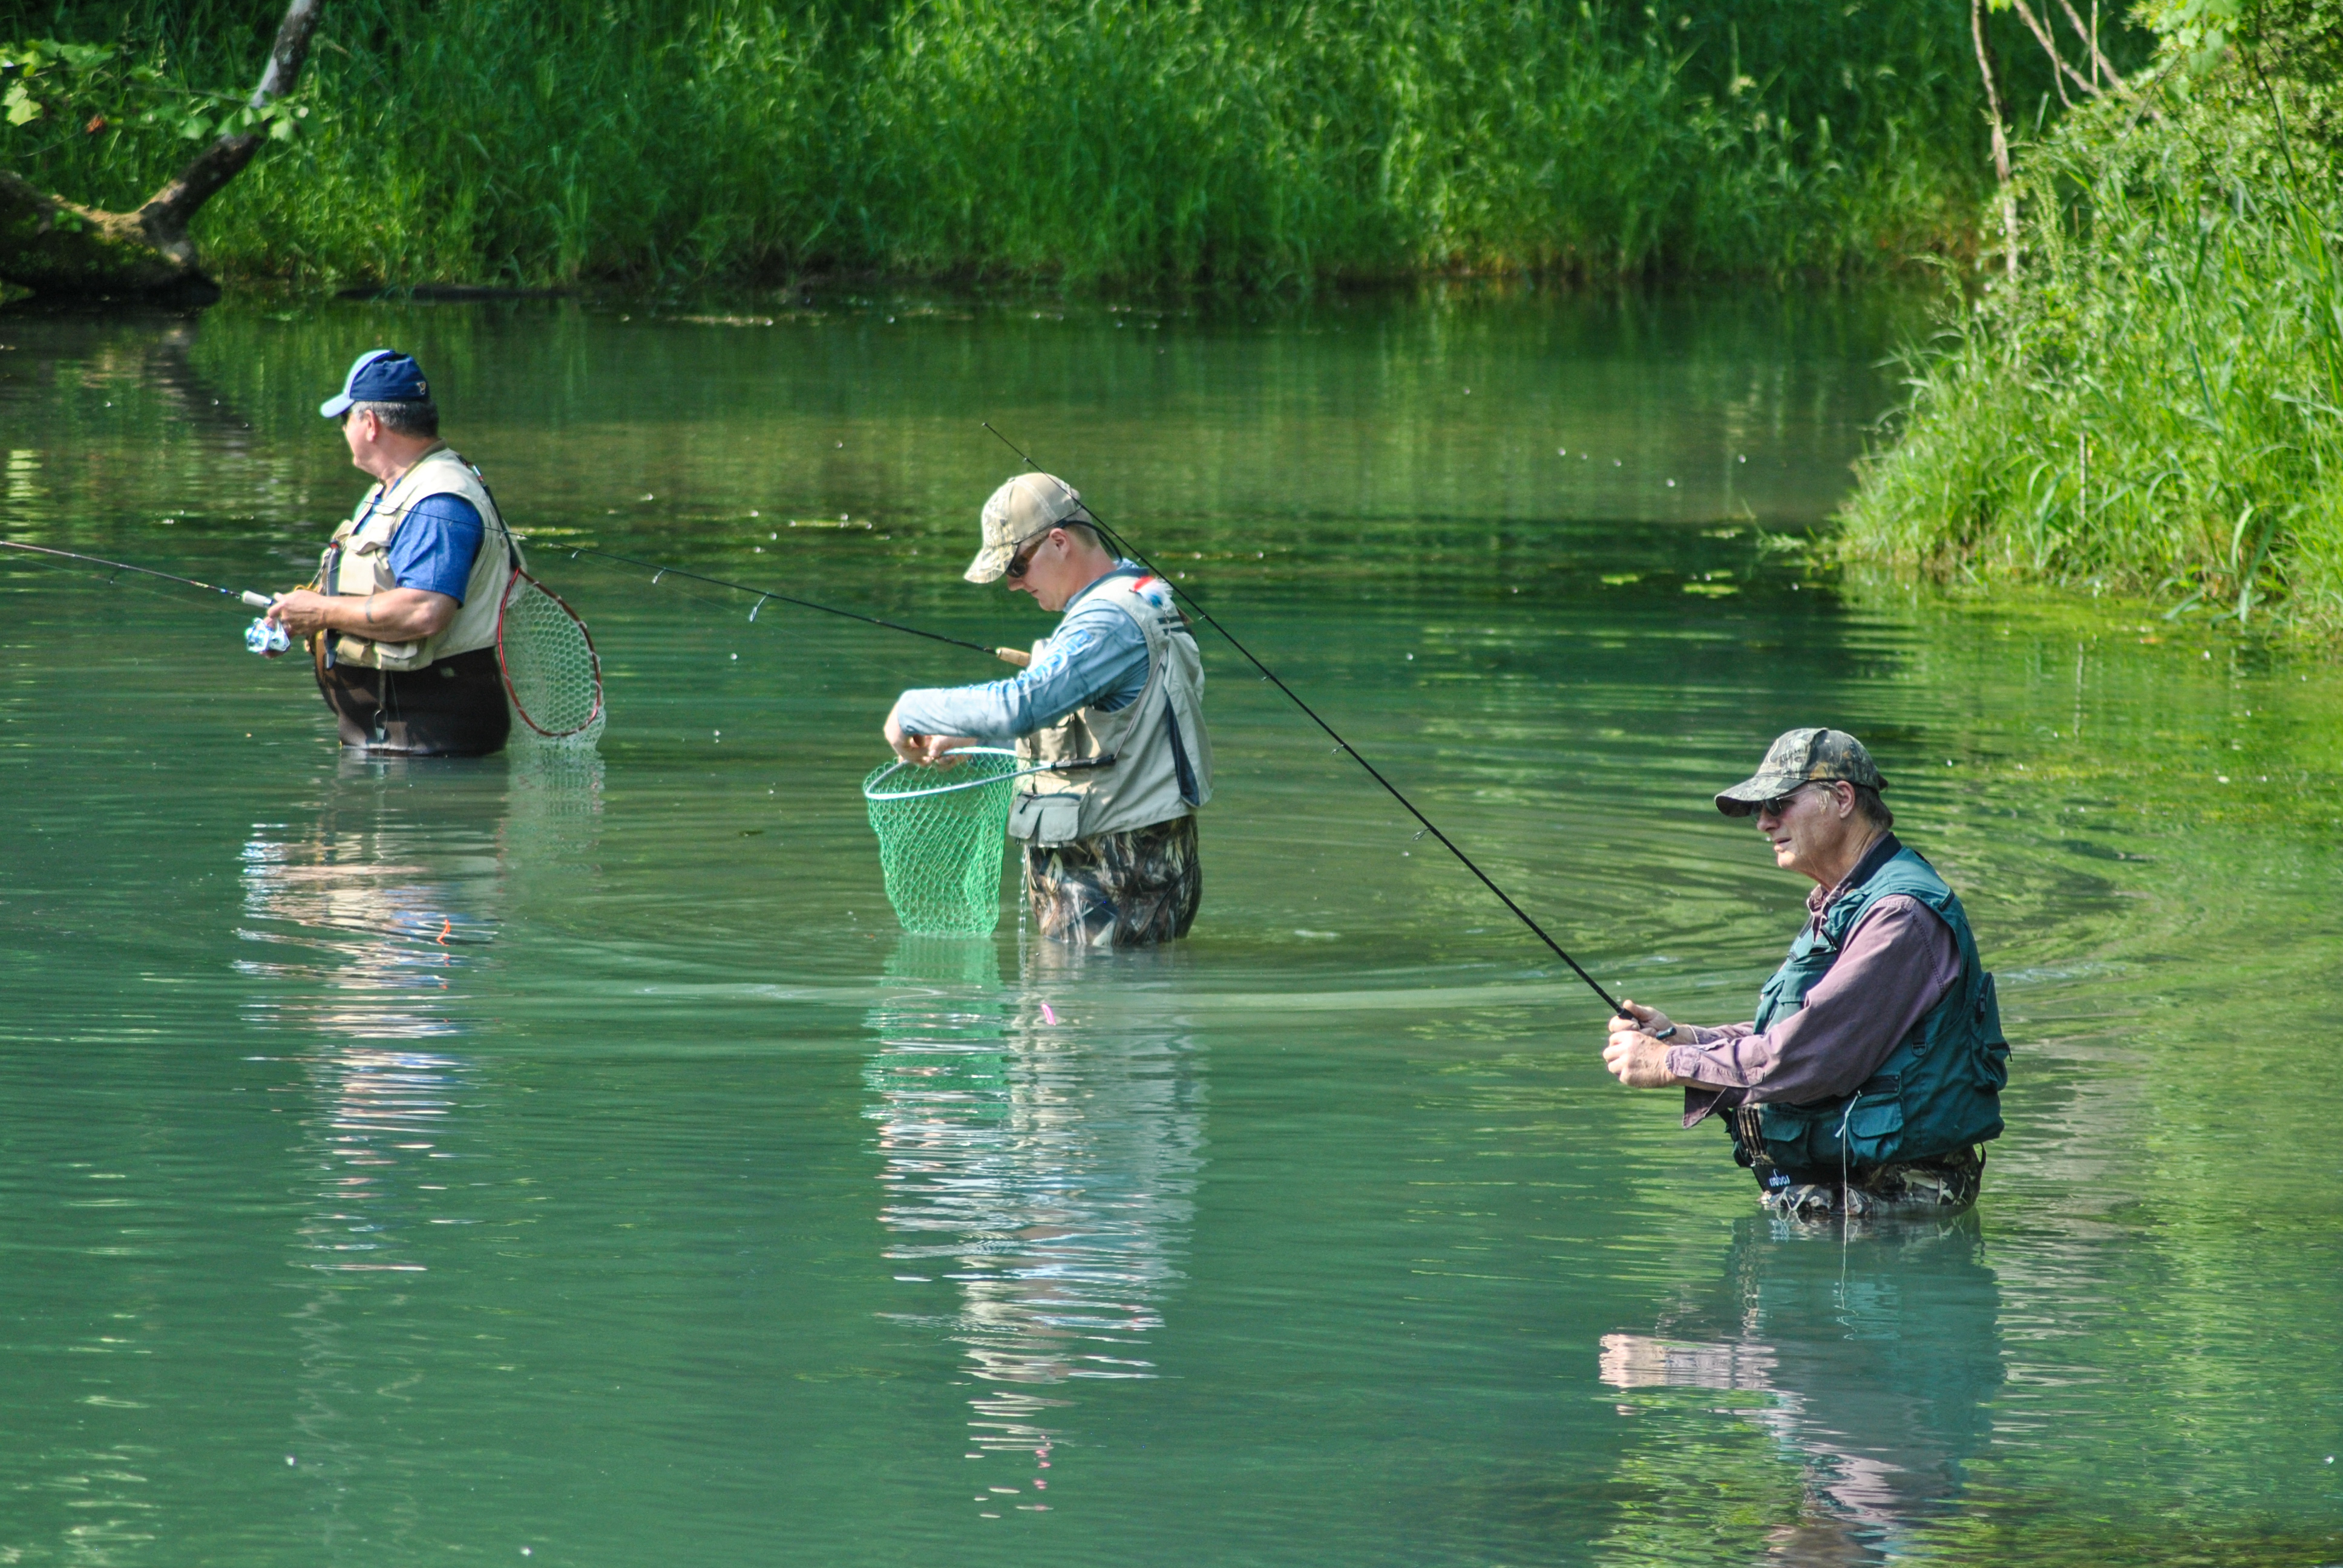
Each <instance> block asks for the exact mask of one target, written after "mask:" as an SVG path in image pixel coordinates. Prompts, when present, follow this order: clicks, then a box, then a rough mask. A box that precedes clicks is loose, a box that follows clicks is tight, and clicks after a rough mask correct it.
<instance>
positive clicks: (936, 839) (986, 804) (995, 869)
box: [862, 750, 1017, 937]
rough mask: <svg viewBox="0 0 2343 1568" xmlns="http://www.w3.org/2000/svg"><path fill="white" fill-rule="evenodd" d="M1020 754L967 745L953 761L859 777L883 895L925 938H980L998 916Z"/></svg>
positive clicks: (898, 766) (890, 767)
mask: <svg viewBox="0 0 2343 1568" xmlns="http://www.w3.org/2000/svg"><path fill="white" fill-rule="evenodd" d="M1016 771H1017V759H1016V758H1015V756H1013V755H1012V754H1011V753H1009V752H1006V751H993V750H970V751H966V752H963V753H961V754H960V761H959V763H958V764H957V765H956V766H953V767H950V768H926V767H920V766H918V765H916V764H912V763H907V762H890V763H889V764H887V765H886V766H885V767H883V768H879V769H873V770H872V772H871V774H870V777H869V778H868V779H864V780H863V781H862V799H863V800H864V801H865V803H867V804H868V805H869V807H870V829H871V831H872V832H874V833H876V834H878V835H879V864H880V867H881V868H883V869H885V871H886V873H887V901H888V902H889V903H890V904H892V905H894V906H895V918H896V919H897V920H900V921H901V922H902V926H903V929H904V930H907V931H909V932H910V933H911V934H912V935H914V936H922V937H981V936H988V935H990V934H991V931H992V928H993V927H995V926H997V925H999V924H1000V923H1001V848H1002V845H1003V843H1004V842H1005V840H1006V839H1007V837H1008V827H1009V797H1010V795H1011V792H1012V791H1013V790H1014V789H1016V785H1015V784H1014V783H1013V782H1012V781H1011V776H1012V775H1014V774H1015V773H1016Z"/></svg>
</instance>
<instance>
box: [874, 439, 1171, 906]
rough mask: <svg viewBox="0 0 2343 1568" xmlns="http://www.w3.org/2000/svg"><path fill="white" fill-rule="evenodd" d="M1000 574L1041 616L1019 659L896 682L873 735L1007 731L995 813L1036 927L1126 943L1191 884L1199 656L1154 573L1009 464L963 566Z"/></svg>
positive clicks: (912, 748) (920, 738)
mask: <svg viewBox="0 0 2343 1568" xmlns="http://www.w3.org/2000/svg"><path fill="white" fill-rule="evenodd" d="M964 575H965V576H966V577H967V578H968V580H969V581H970V582H972V583H990V582H999V581H1001V580H1002V579H1003V578H1006V579H1007V580H1008V583H1009V586H1010V588H1011V589H1013V590H1014V591H1016V592H1018V593H1028V594H1031V595H1032V596H1033V600H1034V602H1035V603H1037V604H1039V605H1040V606H1041V608H1043V609H1046V610H1061V611H1063V612H1064V615H1065V618H1064V619H1062V620H1061V621H1060V622H1059V623H1058V629H1057V630H1056V632H1054V633H1053V634H1051V636H1050V637H1048V638H1045V639H1043V640H1042V641H1040V642H1037V643H1035V644H1034V645H1033V651H1032V653H1031V656H1030V662H1028V663H1027V665H1026V668H1025V670H1024V673H1022V674H1021V675H1018V676H1016V677H1014V678H1011V679H1008V680H996V681H991V682H988V683H987V684H985V685H982V686H957V687H942V688H930V689H922V690H912V691H906V692H904V693H903V694H902V695H901V696H900V697H899V698H897V699H895V707H894V709H893V711H891V712H890V713H889V714H888V715H887V727H886V732H887V744H888V745H890V746H891V747H893V748H894V749H895V754H896V755H897V756H898V757H900V758H902V759H904V760H905V761H907V762H933V761H936V760H938V759H941V758H942V757H943V756H944V755H945V753H947V752H950V751H951V750H952V749H955V748H958V747H962V746H998V745H1002V744H1005V743H1007V742H1009V741H1011V740H1014V741H1015V742H1016V746H1017V754H1018V756H1019V757H1020V759H1022V761H1023V764H1024V765H1026V766H1033V765H1036V764H1044V763H1046V764H1054V765H1057V767H1058V769H1061V770H1058V771H1051V772H1045V773H1035V774H1030V775H1028V776H1027V777H1026V778H1024V779H1021V780H1019V783H1018V793H1017V795H1016V796H1015V798H1014V799H1013V801H1012V803H1011V809H1010V813H1009V832H1010V836H1011V838H1014V839H1019V840H1021V841H1022V843H1023V844H1024V847H1025V850H1024V855H1025V892H1026V898H1027V900H1029V901H1030V902H1031V906H1032V910H1033V918H1034V920H1035V921H1036V922H1037V923H1038V924H1039V925H1040V926H1041V933H1042V935H1044V936H1047V937H1050V938H1052V939H1054V940H1058V941H1062V942H1069V943H1072V944H1074V945H1076V946H1081V947H1131V946H1137V945H1141V944H1144V943H1148V942H1160V941H1167V940H1171V939H1172V938H1174V937H1183V936H1186V935H1187V934H1188V928H1189V927H1190V925H1191V924H1192V923H1193V922H1194V920H1195V919H1196V906H1197V904H1198V902H1199V900H1201V899H1202V895H1203V866H1202V861H1201V860H1200V859H1199V858H1198V856H1197V849H1196V815H1195V814H1196V809H1197V808H1198V807H1200V806H1202V805H1203V804H1204V802H1205V801H1207V800H1209V799H1212V741H1211V739H1210V738H1209V737H1208V736H1207V735H1206V734H1205V732H1204V709H1203V699H1204V671H1203V666H1202V662H1201V661H1200V660H1199V659H1198V658H1197V655H1196V639H1195V636H1194V634H1193V633H1192V632H1191V631H1190V629H1189V628H1188V623H1187V618H1185V617H1184V616H1182V614H1181V613H1180V608H1179V606H1178V605H1177V603H1176V602H1174V600H1173V598H1172V589H1171V586H1170V585H1169V584H1167V583H1165V582H1164V581H1163V580H1162V579H1161V578H1158V577H1156V576H1155V575H1154V574H1153V573H1151V572H1150V571H1148V570H1147V568H1144V567H1142V566H1141V565H1139V564H1138V563H1137V562H1136V561H1130V560H1124V559H1121V558H1119V557H1117V556H1115V555H1114V554H1113V553H1112V552H1111V551H1110V550H1108V548H1106V544H1105V541H1104V540H1103V538H1101V535H1100V533H1099V530H1098V528H1097V525H1096V524H1095V522H1094V521H1093V520H1092V518H1091V514H1090V512H1089V510H1088V509H1087V508H1084V507H1083V505H1082V498H1081V496H1080V495H1079V494H1077V493H1076V492H1075V490H1074V489H1073V487H1071V486H1070V485H1068V484H1067V483H1066V482H1065V481H1064V480H1062V479H1060V478H1057V477H1053V476H1051V475H1049V474H1020V475H1018V476H1017V477H1015V478H1013V479H1011V480H1010V481H1009V482H1008V483H1007V484H1005V485H1003V486H1001V488H999V489H998V490H995V491H994V492H993V493H992V498H991V499H990V500H989V501H987V502H985V503H984V548H981V549H980V550H979V551H977V553H976V559H975V560H974V561H972V562H970V564H969V568H968V570H967V572H966V573H965V574H964Z"/></svg>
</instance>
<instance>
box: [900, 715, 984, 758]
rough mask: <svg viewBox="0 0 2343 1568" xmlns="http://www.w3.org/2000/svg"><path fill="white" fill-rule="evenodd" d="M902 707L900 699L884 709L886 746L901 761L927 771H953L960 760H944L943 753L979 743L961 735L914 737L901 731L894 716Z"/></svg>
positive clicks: (901, 723) (904, 730)
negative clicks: (929, 769) (930, 769)
mask: <svg viewBox="0 0 2343 1568" xmlns="http://www.w3.org/2000/svg"><path fill="white" fill-rule="evenodd" d="M902 706H903V704H902V701H901V699H897V700H896V703H895V706H894V707H893V708H891V709H888V712H887V731H886V733H887V744H888V746H889V747H890V748H892V749H893V750H894V753H895V755H896V756H898V757H900V758H901V759H903V760H904V761H906V762H913V763H920V764H923V765H925V766H928V767H930V768H957V767H959V766H960V759H959V758H957V757H947V756H945V755H944V753H945V752H947V751H950V750H954V749H957V748H959V747H962V746H975V745H977V744H979V742H977V741H975V740H972V739H969V738H968V737H967V736H965V735H914V734H912V733H910V731H909V730H907V729H904V728H903V721H902V720H901V719H900V718H898V717H897V715H898V714H899V713H900V711H901V709H902Z"/></svg>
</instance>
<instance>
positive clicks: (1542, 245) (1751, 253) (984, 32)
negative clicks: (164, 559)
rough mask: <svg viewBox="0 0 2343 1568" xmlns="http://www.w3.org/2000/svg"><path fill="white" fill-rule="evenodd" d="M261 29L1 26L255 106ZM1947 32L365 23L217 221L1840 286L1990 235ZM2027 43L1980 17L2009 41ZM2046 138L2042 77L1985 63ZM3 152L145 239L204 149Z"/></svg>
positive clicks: (949, 7) (468, 263)
mask: <svg viewBox="0 0 2343 1568" xmlns="http://www.w3.org/2000/svg"><path fill="white" fill-rule="evenodd" d="M280 10H281V5H279V4H277V3H275V0H176V3H166V0H133V3H132V4H129V5H109V6H96V5H72V4H66V5H58V6H56V7H55V8H47V7H25V8H21V9H19V10H18V12H17V15H16V19H15V27H16V29H17V35H18V36H34V35H54V36H59V37H71V38H78V39H83V40H88V41H98V40H103V41H110V42H114V43H117V44H120V45H123V46H124V47H125V50H126V54H125V55H124V58H125V59H136V60H140V61H146V62H149V63H152V64H155V65H159V66H160V67H161V69H162V71H163V72H164V74H165V76H166V78H167V79H168V80H170V81H172V82H176V83H184V84H193V85H207V86H214V87H225V86H233V85H241V84H243V83H245V82H246V81H248V80H249V78H250V76H251V75H252V72H253V69H254V64H253V63H254V62H255V61H256V60H257V59H258V58H259V56H260V54H261V52H262V45H263V41H264V40H265V38H266V35H267V33H268V32H269V31H270V29H272V28H273V25H274V21H275V17H276V15H277V13H278V12H279V11H280ZM1966 17H1967V11H1966V5H1963V4H1960V3H1959V0H1867V3H1866V4H1864V5H1849V6H1839V5H1832V6H1827V7H1821V8H1814V7H1793V6H1785V5H1779V4H1776V3H1774V0H1698V3H1697V4H1691V5H1668V6H1664V7H1653V6H1647V5H1641V4H1632V3H1622V0H1585V3H1584V4H1561V3H1554V0H1537V3H1532V0H1325V3H1322V4H1267V3H1262V0H1226V3H1222V4H1214V5H1173V4H1165V3H1161V0H838V3H832V4H823V5H814V4H806V3H803V0H800V3H799V4H796V5H789V4H752V3H746V0H603V3H599V4H591V5H589V4H586V3H584V0H528V3H523V0H473V3H470V4H467V5H430V4H428V3H427V0H346V3H339V4H337V5H333V6H331V7H329V9H328V11H327V20H326V22H325V25H324V28H323V30H322V32H321V34H320V44H319V46H318V48H317V51H316V53H315V55H314V56H313V63H312V65H311V72H310V77H309V80H308V82H307V85H306V86H305V90H304V96H305V98H306V100H307V105H308V106H309V108H310V111H311V112H310V114H309V115H308V116H307V118H306V119H304V120H303V121H302V123H301V128H300V132H299V135H298V136H296V137H295V138H294V140H292V141H291V142H289V143H287V145H285V146H280V147H274V148H272V149H271V151H270V153H269V155H268V156H266V157H265V158H264V159H263V160H261V161H260V162H259V163H258V164H257V165H256V166H254V167H253V168H252V169H251V170H249V171H247V172H246V174H245V175H244V176H242V177H241V178H240V179H239V180H238V181H237V182H236V184H235V185H234V186H231V187H230V188H229V190H228V191H227V193H226V195H225V196H222V197H221V198H219V199H218V200H217V201H216V202H215V203H214V204H213V206H212V207H211V208H210V209H209V210H208V211H207V212H206V215H205V216H204V217H203V218H202V219H201V220H199V225H198V229H197V237H198V239H199V241H200V243H201V244H202V245H203V246H204V249H205V253H206V256H207V257H208V258H210V260H211V262H212V264H213V265H214V266H215V267H216V268H218V269H223V270H225V271H226V272H228V273H230V274H242V275H246V276H269V277H282V278H288V279H294V280H300V281H313V282H348V281H368V280H392V281H398V282H419V281H431V280H467V281H494V282H507V283H515V284H530V283H548V282H568V281H573V280H577V279H581V278H595V277H600V278H613V279H622V280H628V281H631V282H643V281H649V280H658V279H662V278H679V277H682V278H709V277H730V278H743V277H778V276H789V275H790V274H792V273H795V272H799V271H802V270H808V269H813V270H824V269H827V270H863V269H874V270H886V271H896V272H910V273H918V274H926V275H930V276H933V275H940V274H954V273H958V274H967V275H998V276H1063V277H1067V278H1070V279H1074V280H1134V281H1196V280H1212V281H1220V282H1234V283H1240V284H1246V285H1262V284H1271V285H1274V284H1277V283H1281V282H1285V281H1290V280H1297V279H1312V278H1373V277H1388V276H1404V275H1411V274H1420V273H1423V272H1425V271H1430V270H1439V269H1448V268H1470V269H1496V268H1523V269H1537V270H1541V271H1547V272H1554V273H1562V274H1571V275H1577V276H1586V277H1592V278H1613V277H1620V276H1636V275H1644V274H1652V273H1659V272H1702V273H1719V274H1768V273H1770V274H1776V275H1786V274H1790V273H1793V272H1802V271H1810V272H1825V273H1831V272H1845V271H1848V270H1853V269H1858V268H1863V267H1867V266H1876V265H1878V264H1880V263H1881V262H1882V261H1887V262H1895V261H1899V260H1901V259H1902V258H1904V257H1905V256H1908V255H1910V254H1912V253H1914V252H1916V251H1922V250H1929V249H1935V250H1957V249H1959V248H1961V247H1962V246H1964V245H1965V244H1966V243H1967V241H1968V240H1969V239H1970V238H1971V236H1973V233H1974V213H1975V211H1976V200H1977V196H1978V195H1979V179H1980V176H1981V172H1982V171H1983V170H1984V168H1985V167H1986V165H1985V162H1984V132H1983V128H1982V126H1981V122H1980V110H1979V102H1980V98H1979V93H1978V89H1977V87H1976V66H1975V63H1974V60H1973V58H1972V56H1971V54H1970V45H1969V39H1968V31H1967V20H1966ZM1997 25H2012V26H2014V24H2010V23H2008V22H2007V19H2006V18H2003V19H2002V20H2001V22H2000V23H1998V24H1997ZM2005 55H2006V57H2007V58H2008V59H2010V60H2011V61H2012V62H2013V65H2012V70H2013V71H2014V72H2015V73H2016V75H2017V80H2016V83H2015V85H2014V87H2013V95H2014V97H2015V99H2016V102H2017V104H2018V105H2019V106H2021V107H2022V108H2026V109H2027V110H2028V111H2029V112H2030V108H2031V106H2032V105H2033V104H2035V103H2036V101H2037V100H2038V98H2039V95H2040V94H2041V93H2043V92H2046V91H2047V90H2048V84H2047V82H2046V80H2029V79H2027V78H2026V76H2025V75H2024V73H2025V72H2026V71H2027V70H2030V69H2033V52H2032V51H2031V49H2030V46H2024V47H2021V45H2020V44H2019V42H2018V41H2017V39H2016V37H2015V36H2013V38H2012V39H2011V40H2010V41H2009V43H2008V45H2007V47H2006V49H2005ZM83 119H84V116H81V115H80V114H79V113H78V112H77V111H76V112H74V113H72V114H70V115H53V116H49V117H48V119H47V120H45V121H44V122H39V123H36V124H35V125H33V126H25V127H20V128H16V129H14V130H11V129H9V128H7V127H5V126H0V166H12V167H15V168H16V169H17V170H18V171H19V172H21V173H24V174H25V175H26V176H28V177H31V178H33V179H34V180H35V183H36V184H41V185H44V186H47V187H49V188H54V189H56V190H59V191H61V192H64V193H65V194H68V195H71V196H75V197H77V198H79V199H84V200H94V201H96V202H98V203H100V204H105V205H117V204H128V203H134V202H136V200H138V199H140V198H142V197H143V196H146V194H147V193H148V192H149V191H151V190H152V189H153V188H154V187H155V186H156V183H157V181H158V180H159V179H161V178H162V177H163V176H165V174H166V172H167V171H168V170H169V169H170V168H171V167H173V166H175V165H176V162H177V161H178V160H179V159H180V158H182V157H183V156H185V153H186V146H187V145H188V144H186V143H184V142H178V141H176V140H174V139H173V138H172V137H171V136H168V135H167V134H161V133H158V132H156V131H155V130H153V129H151V128H142V127H140V126H136V125H133V124H129V123H126V121H117V122H116V123H113V124H111V125H109V126H107V127H106V128H105V129H104V130H102V131H98V132H95V133H86V134H82V133H76V134H73V135H64V136H61V135H58V134H57V131H58V127H59V126H61V125H66V126H77V125H79V124H81V123H82V122H83Z"/></svg>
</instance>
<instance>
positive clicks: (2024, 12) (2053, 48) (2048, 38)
mask: <svg viewBox="0 0 2343 1568" xmlns="http://www.w3.org/2000/svg"><path fill="white" fill-rule="evenodd" d="M2009 3H2010V5H2012V6H2014V7H2016V11H2017V14H2018V15H2020V16H2022V17H2024V18H2025V19H2026V30H2027V31H2028V32H2030V33H2032V34H2033V35H2034V41H2035V42H2036V43H2037V44H2039V45H2042V52H2043V53H2044V54H2046V55H2049V56H2050V63H2051V64H2052V65H2056V66H2057V67H2058V75H2056V76H2053V77H2051V78H2050V83H2051V85H2053V86H2055V87H2056V88H2057V89H2058V101H2059V102H2060V103H2062V104H2065V105H2066V106H2067V107H2068V108H2072V107H2074V104H2073V101H2072V100H2071V99H2069V98H2068V97H2067V96H2066V83H2064V82H2061V81H2060V80H2059V79H2058V76H2066V77H2068V78H2070V79H2071V80H2072V81H2073V82H2074V84H2075V85H2077V86H2078V87H2080V88H2082V89H2083V91H2085V92H2086V93H2088V94H2089V95H2091V96H2093V97H2095V98H2096V97H2097V96H2098V95H2099V94H2100V88H2099V86H2098V85H2097V83H2095V82H2092V81H2089V80H2088V79H2087V78H2086V77H2085V76H2084V75H2083V73H2081V72H2080V71H2077V69H2075V67H2074V66H2072V65H2068V64H2066V55H2061V54H2060V53H2058V40H2057V39H2056V38H2055V37H2053V36H2052V35H2051V33H2050V29H2049V28H2047V27H2045V26H2044V25H2042V19H2041V18H2040V17H2038V16H2036V15H2035V14H2034V10H2033V7H2031V6H2029V5H2026V0H2009Z"/></svg>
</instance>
